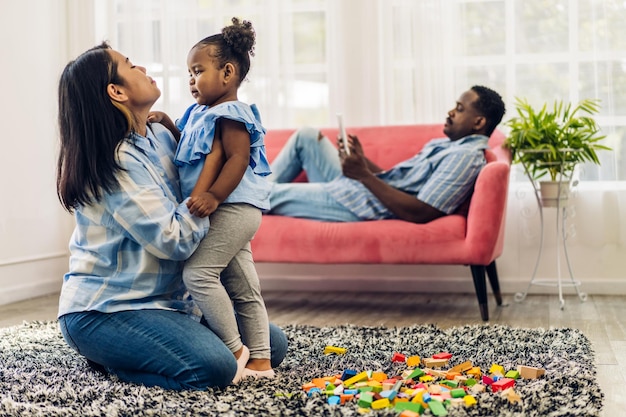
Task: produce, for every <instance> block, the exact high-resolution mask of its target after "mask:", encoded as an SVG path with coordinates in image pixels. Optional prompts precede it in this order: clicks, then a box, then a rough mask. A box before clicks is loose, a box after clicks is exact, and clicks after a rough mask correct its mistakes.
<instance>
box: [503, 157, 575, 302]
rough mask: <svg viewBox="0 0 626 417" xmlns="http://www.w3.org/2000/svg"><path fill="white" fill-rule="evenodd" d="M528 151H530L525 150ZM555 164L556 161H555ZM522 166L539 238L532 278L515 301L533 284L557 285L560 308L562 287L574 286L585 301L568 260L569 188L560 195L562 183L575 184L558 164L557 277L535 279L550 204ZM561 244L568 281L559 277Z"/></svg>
mask: <svg viewBox="0 0 626 417" xmlns="http://www.w3.org/2000/svg"><path fill="white" fill-rule="evenodd" d="M561 151H562V152H571V151H572V150H570V149H563V150H561ZM527 152H530V151H527ZM534 152H542V151H534ZM555 164H556V163H555ZM523 166H524V171H525V172H526V175H527V176H528V179H529V180H530V182H531V184H532V186H533V189H534V192H535V199H536V200H537V205H538V207H539V217H540V222H541V224H540V227H541V239H540V242H539V253H538V254H537V261H536V262H535V268H534V270H533V275H532V278H531V280H530V282H529V283H528V287H527V288H526V291H524V292H523V293H522V292H518V293H516V294H515V296H514V299H515V301H517V302H521V301H523V300H524V299H525V298H526V295H527V294H528V291H529V290H530V287H531V286H533V285H539V286H549V287H558V289H559V303H560V307H561V310H562V309H563V308H564V307H565V299H564V298H563V287H574V288H575V289H576V294H578V298H580V300H581V301H586V300H587V294H586V293H584V292H581V291H579V288H578V287H579V286H580V284H581V282H580V281H576V280H575V279H574V273H573V272H572V266H571V264H570V260H569V256H568V253H567V238H568V236H567V235H568V234H567V230H566V227H565V226H566V224H567V202H568V199H569V190H568V194H567V196H566V197H562V196H561V191H562V190H561V186H562V184H566V185H567V186H572V185H575V184H572V177H571V176H570V177H568V178H565V177H564V176H563V171H562V168H563V167H562V166H560V169H559V171H560V179H561V181H560V182H559V186H558V192H557V197H556V205H555V206H552V207H554V208H555V209H556V268H557V278H556V279H537V278H536V275H537V269H538V268H539V263H540V261H541V254H542V252H543V242H544V216H543V210H544V209H545V208H546V207H549V208H551V207H550V206H547V205H546V204H545V202H544V201H542V197H541V190H540V187H539V185H538V183H537V182H536V181H535V180H533V178H532V176H531V174H530V171H529V169H528V167H527V166H526V165H523ZM561 245H562V246H563V253H564V254H565V261H566V263H567V270H568V272H569V277H570V279H569V281H567V280H562V279H561Z"/></svg>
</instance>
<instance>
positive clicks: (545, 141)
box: [505, 98, 610, 206]
mask: <svg viewBox="0 0 626 417" xmlns="http://www.w3.org/2000/svg"><path fill="white" fill-rule="evenodd" d="M515 107H516V110H517V116H515V117H513V118H511V119H510V120H508V121H507V122H506V123H505V125H506V126H508V127H509V128H510V132H509V134H508V136H507V139H506V141H505V146H506V147H507V148H508V149H510V151H511V156H512V161H513V163H521V164H522V165H523V166H524V170H525V171H526V173H527V175H528V176H529V178H530V180H531V181H533V182H534V184H533V186H536V184H535V183H536V182H537V181H538V180H540V179H542V178H547V176H549V178H550V181H545V180H544V181H539V187H540V190H541V193H542V199H541V201H542V204H543V205H544V206H554V205H557V204H558V203H557V196H560V201H563V200H567V198H568V196H569V188H570V185H571V180H572V176H573V173H574V169H575V168H576V165H578V164H579V163H582V162H592V163H595V164H600V160H599V159H598V155H597V153H596V151H598V150H610V148H609V147H607V146H604V145H601V144H600V143H599V142H600V141H601V140H602V139H604V137H605V136H603V135H601V134H600V127H599V126H598V124H597V123H596V121H595V119H594V118H593V115H595V114H597V113H598V111H599V109H600V105H599V101H598V100H595V99H585V100H582V101H581V102H580V103H578V104H577V105H576V106H575V107H572V104H571V103H570V104H565V103H563V101H562V100H556V101H555V102H554V105H553V106H552V107H551V108H548V105H547V104H544V105H543V106H542V107H541V109H540V110H537V109H535V108H533V107H532V106H531V105H530V104H529V103H528V101H527V100H525V99H521V98H516V101H515ZM548 188H550V189H552V194H551V195H547V194H544V193H546V192H548V191H547V189H548Z"/></svg>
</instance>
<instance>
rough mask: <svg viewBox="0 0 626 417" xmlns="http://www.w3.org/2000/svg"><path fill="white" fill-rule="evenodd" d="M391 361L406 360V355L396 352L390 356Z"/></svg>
mask: <svg viewBox="0 0 626 417" xmlns="http://www.w3.org/2000/svg"><path fill="white" fill-rule="evenodd" d="M391 362H406V356H404V355H403V354H402V353H397V352H396V353H394V354H393V356H391Z"/></svg>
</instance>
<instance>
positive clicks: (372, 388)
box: [358, 386, 374, 392]
mask: <svg viewBox="0 0 626 417" xmlns="http://www.w3.org/2000/svg"><path fill="white" fill-rule="evenodd" d="M358 390H359V392H373V391H374V387H370V386H367V387H359V388H358Z"/></svg>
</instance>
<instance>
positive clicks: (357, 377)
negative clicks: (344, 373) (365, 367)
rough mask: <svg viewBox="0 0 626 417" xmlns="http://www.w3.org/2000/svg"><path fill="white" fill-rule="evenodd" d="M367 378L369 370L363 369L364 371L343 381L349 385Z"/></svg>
mask: <svg viewBox="0 0 626 417" xmlns="http://www.w3.org/2000/svg"><path fill="white" fill-rule="evenodd" d="M366 379H367V371H363V372H360V373H358V374H356V375H355V376H353V377H352V378H348V379H346V380H345V381H343V385H344V386H345V387H349V386H350V385H352V384H355V383H357V382H360V381H364V380H366Z"/></svg>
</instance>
